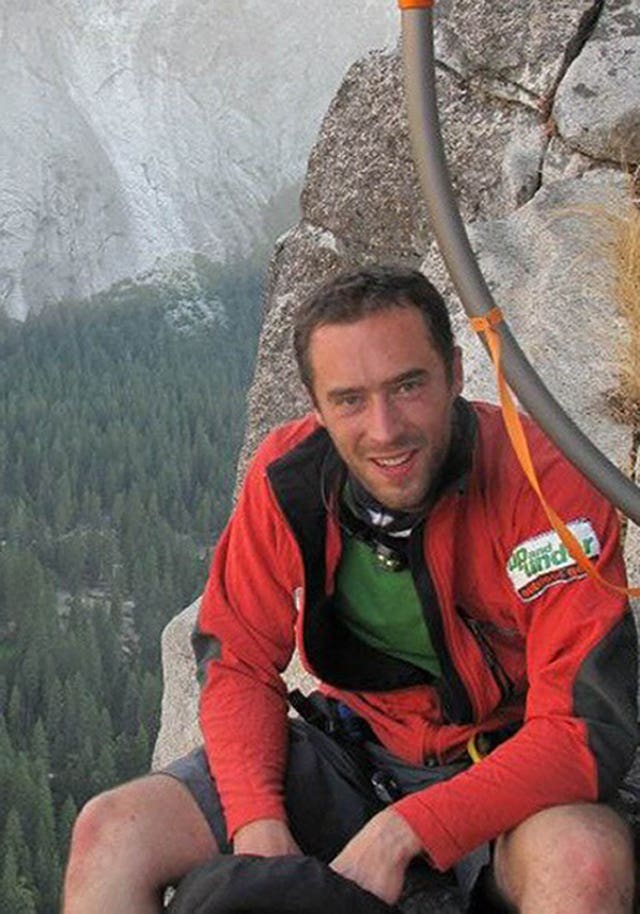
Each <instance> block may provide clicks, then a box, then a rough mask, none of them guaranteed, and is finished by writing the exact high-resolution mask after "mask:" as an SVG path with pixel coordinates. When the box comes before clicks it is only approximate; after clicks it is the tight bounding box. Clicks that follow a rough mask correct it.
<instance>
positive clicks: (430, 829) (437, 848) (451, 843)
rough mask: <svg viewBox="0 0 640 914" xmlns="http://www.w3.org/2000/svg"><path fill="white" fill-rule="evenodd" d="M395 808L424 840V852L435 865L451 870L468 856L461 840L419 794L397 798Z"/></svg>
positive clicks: (437, 867)
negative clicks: (459, 840)
mask: <svg viewBox="0 0 640 914" xmlns="http://www.w3.org/2000/svg"><path fill="white" fill-rule="evenodd" d="M393 810H394V812H397V813H398V815H400V816H402V818H403V819H404V820H405V821H406V822H407V824H408V825H409V826H410V827H411V828H412V829H413V831H414V832H415V833H416V835H417V836H418V838H419V839H420V843H421V844H422V848H423V854H424V856H425V857H427V859H428V860H429V863H430V864H431V865H432V866H434V867H435V868H436V869H438V870H441V871H444V870H448V869H450V868H451V867H452V866H453V865H454V864H456V863H457V862H458V861H459V860H460V859H461V858H462V857H464V856H465V853H466V851H465V849H464V848H462V847H461V846H460V845H459V844H458V842H457V841H456V839H455V837H454V835H453V834H452V833H451V832H450V831H449V829H448V828H447V827H446V825H445V824H444V822H442V821H441V820H440V819H439V818H438V817H437V815H435V814H434V813H433V811H432V810H431V808H430V807H429V804H428V803H425V802H424V800H422V799H420V797H419V795H418V794H411V795H409V796H408V797H403V799H402V800H398V801H397V802H396V803H394V804H393Z"/></svg>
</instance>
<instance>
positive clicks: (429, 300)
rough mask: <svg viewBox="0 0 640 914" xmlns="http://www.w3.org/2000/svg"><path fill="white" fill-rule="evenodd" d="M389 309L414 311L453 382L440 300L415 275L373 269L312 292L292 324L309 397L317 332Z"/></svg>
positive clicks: (426, 282)
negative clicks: (311, 348)
mask: <svg viewBox="0 0 640 914" xmlns="http://www.w3.org/2000/svg"><path fill="white" fill-rule="evenodd" d="M391 308H417V309H418V311H419V312H420V314H421V315H422V318H423V320H424V322H425V324H426V327H427V330H428V331H429V334H430V336H431V340H432V342H433V345H434V346H435V348H436V350H437V351H438V352H439V354H440V355H441V356H442V359H443V361H444V364H445V370H446V372H447V376H448V377H449V378H451V371H452V365H453V352H454V338H453V331H452V329H451V321H450V319H449V313H448V311H447V306H446V305H445V303H444V299H443V298H442V296H441V295H440V293H439V292H438V290H437V289H436V288H435V286H434V285H432V283H430V282H429V280H428V279H427V278H426V277H425V276H423V274H422V273H420V272H419V271H418V270H412V269H408V268H406V267H399V266H391V265H389V266H371V267H362V268H360V269H358V270H355V271H352V272H348V273H340V274H339V275H338V276H335V277H333V278H332V279H330V280H329V281H328V282H326V283H324V285H322V286H320V288H318V289H317V290H316V291H315V292H313V293H312V294H311V295H310V296H309V297H308V298H307V299H306V300H305V301H304V302H303V303H302V305H301V306H300V308H299V309H298V311H297V313H296V315H295V317H294V322H293V348H294V352H295V356H296V361H297V363H298V370H299V372H300V377H301V379H302V382H303V384H304V385H305V387H306V388H307V389H308V390H309V391H310V392H311V393H312V394H313V388H312V383H313V377H312V372H311V360H310V358H309V344H310V342H311V335H312V333H313V331H314V330H315V329H316V328H317V327H321V326H323V325H325V324H353V323H355V322H356V321H358V320H361V319H362V318H363V317H367V316H368V315H370V314H376V313H378V312H380V311H388V310H390V309H391Z"/></svg>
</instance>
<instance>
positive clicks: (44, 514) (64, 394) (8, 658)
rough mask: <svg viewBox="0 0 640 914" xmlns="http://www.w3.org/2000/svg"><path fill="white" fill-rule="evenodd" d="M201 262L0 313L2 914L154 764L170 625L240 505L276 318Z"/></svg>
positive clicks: (28, 900) (222, 271) (47, 877)
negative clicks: (85, 825)
mask: <svg viewBox="0 0 640 914" xmlns="http://www.w3.org/2000/svg"><path fill="white" fill-rule="evenodd" d="M261 298H262V294H261V288H260V279H259V271H258V269H257V268H256V266H255V265H254V264H252V263H246V262H241V263H236V264H231V265H226V266H213V265H211V264H210V263H208V262H205V261H201V262H197V261H196V263H195V264H194V266H193V268H192V269H190V270H188V271H183V273H182V274H181V275H179V276H178V277H173V279H172V282H170V283H167V282H166V281H165V282H164V283H163V284H159V283H153V282H148V283H146V284H142V285H141V284H138V285H131V284H121V285H120V286H119V287H116V288H115V289H113V290H111V291H110V292H109V293H104V294H102V295H100V296H97V297H95V298H93V299H91V300H90V301H88V302H82V303H68V304H63V305H59V306H56V307H55V308H53V309H48V310H47V311H46V312H44V313H43V314H41V315H40V316H35V317H32V318H30V319H28V320H27V321H26V322H25V323H23V324H19V323H16V322H12V321H10V320H8V319H6V318H3V319H0V416H1V421H0V480H1V484H0V914H55V912H57V911H58V910H59V891H60V882H61V874H62V870H63V866H64V862H65V859H66V855H67V849H68V843H69V836H70V831H71V826H72V822H73V819H74V817H75V815H76V812H77V810H78V809H79V808H80V806H81V805H82V804H83V803H84V802H85V801H86V800H87V799H88V798H89V797H90V796H91V795H93V794H95V793H97V792H99V791H101V790H104V789H105V788H108V787H109V786H111V785H113V784H114V783H116V782H119V781H122V780H124V779H128V778H131V777H133V776H136V775H138V774H141V773H144V772H145V771H146V770H148V767H149V761H150V754H151V750H152V748H153V744H154V740H155V737H156V733H157V729H158V718H159V707H160V697H161V691H162V683H161V677H160V633H161V631H162V628H163V626H164V625H165V624H166V622H167V621H168V620H169V619H170V618H171V616H173V615H175V614H176V613H177V612H179V611H180V609H181V608H183V607H184V606H186V605H188V604H189V603H190V602H191V601H193V599H195V597H196V596H197V595H198V593H199V592H200V591H201V589H202V586H203V583H204V579H205V576H206V572H207V568H208V564H209V560H210V555H211V545H212V543H213V542H214V541H215V539H216V537H217V536H218V535H219V533H220V531H221V529H222V527H223V525H224V523H225V520H226V518H227V515H228V512H229V508H230V502H231V493H232V489H233V478H234V472H235V464H236V459H237V453H238V449H239V446H240V443H241V437H242V432H243V426H244V417H245V395H246V390H247V387H248V383H249V381H250V378H251V374H252V371H253V363H254V357H255V347H256V342H257V335H258V329H259V322H260V316H261Z"/></svg>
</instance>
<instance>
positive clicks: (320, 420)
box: [313, 406, 325, 425]
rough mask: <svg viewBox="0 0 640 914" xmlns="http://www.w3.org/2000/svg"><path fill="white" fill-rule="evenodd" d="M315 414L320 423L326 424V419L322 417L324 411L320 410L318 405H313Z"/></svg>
mask: <svg viewBox="0 0 640 914" xmlns="http://www.w3.org/2000/svg"><path fill="white" fill-rule="evenodd" d="M313 414H314V416H315V417H316V419H317V420H318V422H319V423H320V425H324V424H325V421H324V419H323V418H322V413H321V412H320V410H319V409H318V407H317V406H314V407H313Z"/></svg>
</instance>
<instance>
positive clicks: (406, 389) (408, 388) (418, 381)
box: [396, 378, 424, 394]
mask: <svg viewBox="0 0 640 914" xmlns="http://www.w3.org/2000/svg"><path fill="white" fill-rule="evenodd" d="M423 384H424V381H423V380H422V378H411V379H409V380H407V381H402V382H401V383H400V384H398V386H397V387H396V393H399V394H410V393H413V392H414V391H416V390H418V389H419V388H420V387H422V385H423Z"/></svg>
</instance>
